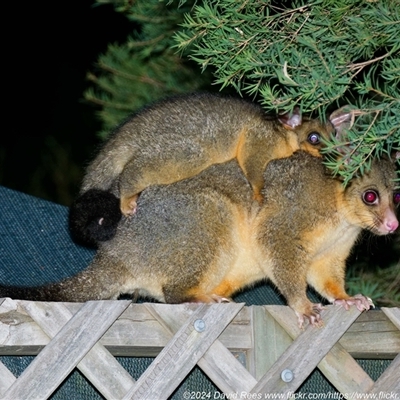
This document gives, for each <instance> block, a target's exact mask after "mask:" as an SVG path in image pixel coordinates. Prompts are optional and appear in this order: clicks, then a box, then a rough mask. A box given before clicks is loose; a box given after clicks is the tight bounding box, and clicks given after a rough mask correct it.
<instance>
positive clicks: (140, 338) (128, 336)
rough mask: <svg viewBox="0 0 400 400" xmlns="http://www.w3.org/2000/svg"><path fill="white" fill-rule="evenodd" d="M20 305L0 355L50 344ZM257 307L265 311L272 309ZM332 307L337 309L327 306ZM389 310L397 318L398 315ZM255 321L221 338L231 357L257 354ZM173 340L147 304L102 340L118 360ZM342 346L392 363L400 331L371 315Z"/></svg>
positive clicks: (9, 315) (241, 321) (1, 310)
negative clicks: (120, 357)
mask: <svg viewBox="0 0 400 400" xmlns="http://www.w3.org/2000/svg"><path fill="white" fill-rule="evenodd" d="M19 304H20V303H19V301H18V300H11V299H7V300H6V301H5V302H4V303H3V304H2V305H1V306H0V355H13V354H19V355H36V354H38V353H39V351H40V350H41V349H43V347H44V346H45V345H46V344H47V343H49V338H48V336H47V335H45V334H44V333H43V331H42V330H41V329H40V327H39V326H38V325H37V324H36V323H35V322H34V321H33V320H32V318H31V317H29V315H27V313H26V312H25V311H24V310H23V309H22V308H21V307H19ZM63 304H64V305H65V306H66V307H67V308H68V309H69V310H70V311H71V312H72V313H75V312H76V311H77V310H79V307H81V306H82V305H81V304H79V303H63ZM156 306H157V307H158V308H157V309H158V310H160V311H159V312H160V313H161V314H162V313H163V312H164V311H163V310H167V309H169V308H172V309H173V310H174V312H173V313H174V314H176V315H178V314H179V313H180V312H181V310H182V309H183V307H182V306H183V305H169V304H157V305H156ZM190 307H192V306H190ZM190 307H189V308H190ZM253 307H254V308H255V309H257V310H258V309H260V310H263V309H264V308H265V309H268V307H271V306H253ZM272 307H274V306H272ZM276 307H278V308H277V310H278V313H282V314H283V315H287V318H289V320H292V321H293V323H296V318H295V317H294V314H292V315H289V314H287V313H290V312H291V310H290V309H289V308H288V307H285V306H276ZM330 307H332V308H334V309H337V307H335V306H327V308H330ZM286 310H287V311H286ZM389 310H391V312H392V314H393V313H394V314H395V313H396V312H399V310H400V309H398V308H394V309H389ZM251 318H252V317H251V312H250V307H245V308H243V309H242V311H241V312H240V313H239V314H238V316H237V317H236V318H235V319H234V320H233V321H232V323H231V324H230V325H229V326H228V327H227V328H226V330H225V331H224V332H223V333H222V334H221V336H220V337H219V340H220V341H221V343H222V344H223V345H224V346H225V347H227V348H228V349H229V350H230V351H232V352H235V351H246V352H247V351H252V350H253V333H252V322H251ZM2 322H3V323H2ZM169 339H170V333H169V332H168V331H167V330H165V328H163V327H162V326H161V325H160V323H159V322H158V321H157V320H156V319H155V318H154V316H152V315H151V314H150V313H149V312H148V310H147V309H146V307H145V304H132V305H130V306H129V307H128V308H127V310H126V311H124V313H123V314H122V315H121V317H120V318H119V319H118V320H117V321H116V322H115V323H114V324H113V326H112V327H111V328H110V329H109V330H108V331H107V332H106V334H105V335H104V336H103V337H102V338H101V340H100V343H101V344H102V345H103V346H105V347H106V349H107V350H108V351H110V353H111V354H113V355H114V356H146V357H151V356H154V357H155V356H156V355H157V354H159V353H160V351H161V350H162V348H163V347H164V346H165V345H166V344H167V343H168V340H169ZM339 343H340V344H341V345H342V346H343V348H344V349H345V350H346V351H347V352H349V353H350V354H351V355H352V356H353V357H357V358H375V359H393V358H394V357H396V355H397V354H398V353H399V352H400V331H399V329H397V328H396V326H395V325H394V324H393V323H392V322H391V321H390V320H389V318H388V317H387V316H386V315H385V314H384V312H383V311H368V312H367V313H362V314H361V315H360V317H359V318H357V320H356V321H355V322H354V323H353V325H352V326H351V327H350V328H349V330H348V332H346V333H345V334H344V335H343V337H342V338H341V339H340V341H339Z"/></svg>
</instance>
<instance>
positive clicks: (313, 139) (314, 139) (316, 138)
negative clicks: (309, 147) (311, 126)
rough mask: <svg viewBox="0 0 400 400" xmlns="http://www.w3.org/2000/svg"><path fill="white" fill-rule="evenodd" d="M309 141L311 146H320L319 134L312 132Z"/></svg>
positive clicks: (308, 137)
mask: <svg viewBox="0 0 400 400" xmlns="http://www.w3.org/2000/svg"><path fill="white" fill-rule="evenodd" d="M307 141H308V143H311V144H319V143H320V136H319V133H318V132H311V133H310V134H309V135H308V136H307Z"/></svg>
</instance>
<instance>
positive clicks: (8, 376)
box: [0, 362, 17, 398]
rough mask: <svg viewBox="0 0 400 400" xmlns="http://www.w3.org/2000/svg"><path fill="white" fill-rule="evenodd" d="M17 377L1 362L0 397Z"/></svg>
mask: <svg viewBox="0 0 400 400" xmlns="http://www.w3.org/2000/svg"><path fill="white" fill-rule="evenodd" d="M16 379H17V378H16V377H15V376H14V375H13V374H12V373H11V372H10V371H9V369H8V368H7V367H6V366H5V365H4V364H3V363H2V362H0V398H1V396H2V395H3V394H4V393H5V392H6V391H7V389H8V388H9V387H10V386H11V385H12V384H13V383H14V382H15V381H16Z"/></svg>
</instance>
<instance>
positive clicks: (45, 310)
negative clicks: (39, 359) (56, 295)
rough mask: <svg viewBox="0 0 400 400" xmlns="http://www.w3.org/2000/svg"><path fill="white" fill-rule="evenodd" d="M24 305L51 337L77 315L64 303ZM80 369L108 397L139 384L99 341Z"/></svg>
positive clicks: (32, 303) (117, 396) (113, 396)
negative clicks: (136, 383)
mask: <svg viewBox="0 0 400 400" xmlns="http://www.w3.org/2000/svg"><path fill="white" fill-rule="evenodd" d="M130 303H131V302H130V301H126V302H125V307H128V306H129V304H130ZM22 304H23V307H24V309H25V310H26V311H27V312H28V314H29V315H30V316H31V317H32V318H33V319H34V321H35V322H36V323H37V324H38V325H40V327H41V328H42V329H43V331H44V332H45V333H46V334H47V335H48V336H49V337H50V338H53V337H54V336H56V335H57V333H58V332H59V331H60V330H61V329H62V327H63V326H64V325H65V324H66V323H67V322H68V321H69V320H70V319H71V318H72V316H73V314H72V313H71V312H70V311H69V310H68V309H67V308H66V307H65V306H64V305H63V304H62V303H55V304H54V303H53V304H52V303H41V302H31V301H29V302H24V303H22ZM118 305H119V303H118ZM77 368H78V369H79V370H80V371H81V372H82V373H83V374H84V375H85V376H86V378H88V379H89V380H90V382H92V384H93V385H94V386H95V387H96V388H97V390H98V391H99V392H100V393H101V394H102V395H103V396H104V397H105V398H106V399H110V400H113V399H116V398H118V399H120V398H122V397H123V396H124V395H125V394H126V393H127V392H128V390H129V389H130V388H131V387H132V386H133V384H134V383H135V380H134V379H133V378H132V377H131V376H130V375H129V374H128V372H127V371H126V370H125V369H124V368H123V367H122V366H121V364H120V363H119V362H118V361H117V360H116V359H115V358H114V357H113V356H112V355H111V354H110V353H109V352H108V350H106V349H105V348H104V346H102V345H101V344H99V343H96V344H95V345H94V346H93V348H92V349H91V350H90V351H89V352H88V353H87V354H86V356H85V357H84V358H83V359H82V361H81V362H80V363H79V364H78V365H77Z"/></svg>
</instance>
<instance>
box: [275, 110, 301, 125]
mask: <svg viewBox="0 0 400 400" xmlns="http://www.w3.org/2000/svg"><path fill="white" fill-rule="evenodd" d="M278 119H279V121H280V122H281V124H282V125H283V126H284V127H285V128H287V129H291V130H293V129H294V128H296V126H299V125H301V124H302V122H303V121H302V118H301V114H300V107H295V108H294V109H293V111H292V112H291V113H286V114H283V115H279V116H278Z"/></svg>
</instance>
